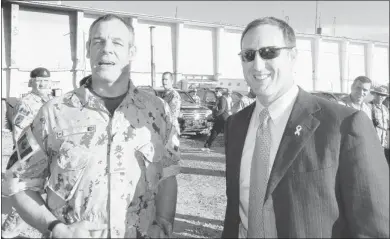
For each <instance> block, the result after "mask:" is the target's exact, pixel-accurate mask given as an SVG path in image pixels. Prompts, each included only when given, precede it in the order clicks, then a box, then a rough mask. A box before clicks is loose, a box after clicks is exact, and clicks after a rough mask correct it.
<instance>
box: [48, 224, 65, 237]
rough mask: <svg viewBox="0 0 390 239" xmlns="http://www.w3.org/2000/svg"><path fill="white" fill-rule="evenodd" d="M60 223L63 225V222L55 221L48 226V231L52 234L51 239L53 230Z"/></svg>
mask: <svg viewBox="0 0 390 239" xmlns="http://www.w3.org/2000/svg"><path fill="white" fill-rule="evenodd" d="M60 223H63V222H62V221H60V220H54V221H52V222H51V223H49V226H47V230H48V231H49V232H50V235H49V238H53V229H54V227H55V226H57V225H58V224H60Z"/></svg>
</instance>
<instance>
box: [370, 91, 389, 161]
mask: <svg viewBox="0 0 390 239" xmlns="http://www.w3.org/2000/svg"><path fill="white" fill-rule="evenodd" d="M371 94H372V95H373V96H374V99H373V100H372V101H371V102H370V106H371V114H372V115H371V116H372V122H373V123H374V126H375V129H376V132H377V133H378V137H379V140H380V141H381V144H382V146H383V148H384V151H385V156H386V159H387V162H389V109H387V107H386V106H385V105H383V101H384V100H385V98H386V96H389V93H388V91H387V89H386V87H385V86H377V87H375V88H374V89H373V90H371Z"/></svg>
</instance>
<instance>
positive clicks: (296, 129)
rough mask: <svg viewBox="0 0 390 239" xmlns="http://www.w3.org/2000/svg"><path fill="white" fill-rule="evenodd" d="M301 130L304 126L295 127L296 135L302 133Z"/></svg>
mask: <svg viewBox="0 0 390 239" xmlns="http://www.w3.org/2000/svg"><path fill="white" fill-rule="evenodd" d="M301 130H302V126H300V125H298V126H297V127H296V128H295V133H294V134H295V135H297V136H299V135H300V133H301Z"/></svg>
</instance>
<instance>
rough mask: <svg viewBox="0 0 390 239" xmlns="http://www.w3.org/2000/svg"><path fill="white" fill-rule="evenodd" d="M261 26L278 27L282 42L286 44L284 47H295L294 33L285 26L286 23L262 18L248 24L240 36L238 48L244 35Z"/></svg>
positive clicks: (270, 18)
mask: <svg viewBox="0 0 390 239" xmlns="http://www.w3.org/2000/svg"><path fill="white" fill-rule="evenodd" d="M261 25H272V26H277V27H279V29H280V30H282V32H283V37H284V42H285V43H286V46H290V47H293V46H294V47H295V46H296V38H295V32H294V29H292V27H290V25H288V24H287V22H285V21H283V20H280V19H278V18H275V17H263V18H258V19H255V20H253V21H252V22H250V23H249V24H248V25H247V26H246V28H245V29H244V31H243V32H242V35H241V41H240V47H241V46H242V39H244V36H245V34H246V33H247V32H248V31H249V30H251V29H253V28H256V27H258V26H261Z"/></svg>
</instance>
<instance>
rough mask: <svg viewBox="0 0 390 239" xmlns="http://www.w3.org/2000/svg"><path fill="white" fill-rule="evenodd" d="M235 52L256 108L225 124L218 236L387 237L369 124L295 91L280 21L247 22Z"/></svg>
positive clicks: (385, 194) (384, 193) (382, 172)
mask: <svg viewBox="0 0 390 239" xmlns="http://www.w3.org/2000/svg"><path fill="white" fill-rule="evenodd" d="M240 47H241V51H240V53H239V55H240V57H241V65H242V69H243V74H244V77H245V80H246V81H247V83H248V85H249V86H250V87H251V88H252V90H253V91H254V92H255V94H256V103H255V104H251V105H250V106H249V107H246V108H244V109H243V110H241V111H240V112H238V113H236V114H233V115H232V116H230V117H229V118H228V120H227V123H226V125H225V130H224V137H225V155H226V196H227V205H226V213H225V221H224V227H223V232H222V238H379V237H381V238H382V237H383V238H389V167H388V166H387V163H386V159H385V156H384V153H383V149H382V147H381V145H380V142H379V140H378V137H377V135H376V131H375V128H374V126H373V125H372V122H371V121H370V120H369V118H368V117H367V116H366V115H365V113H363V112H361V111H359V110H355V109H352V108H347V107H344V106H341V105H339V104H335V103H333V102H330V101H329V100H326V99H322V98H319V97H316V96H314V95H312V94H310V93H309V92H306V91H305V90H303V89H301V88H300V87H299V86H298V85H297V84H296V82H295V81H294V69H295V67H294V65H295V62H296V60H297V57H298V55H297V54H299V53H298V50H297V48H296V38H295V33H294V30H293V29H292V28H291V26H289V25H288V24H287V23H286V22H285V21H283V20H280V19H277V18H274V17H264V18H260V19H256V20H254V21H252V22H251V23H249V24H248V25H247V26H246V28H245V29H244V31H243V33H242V35H241V45H240Z"/></svg>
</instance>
